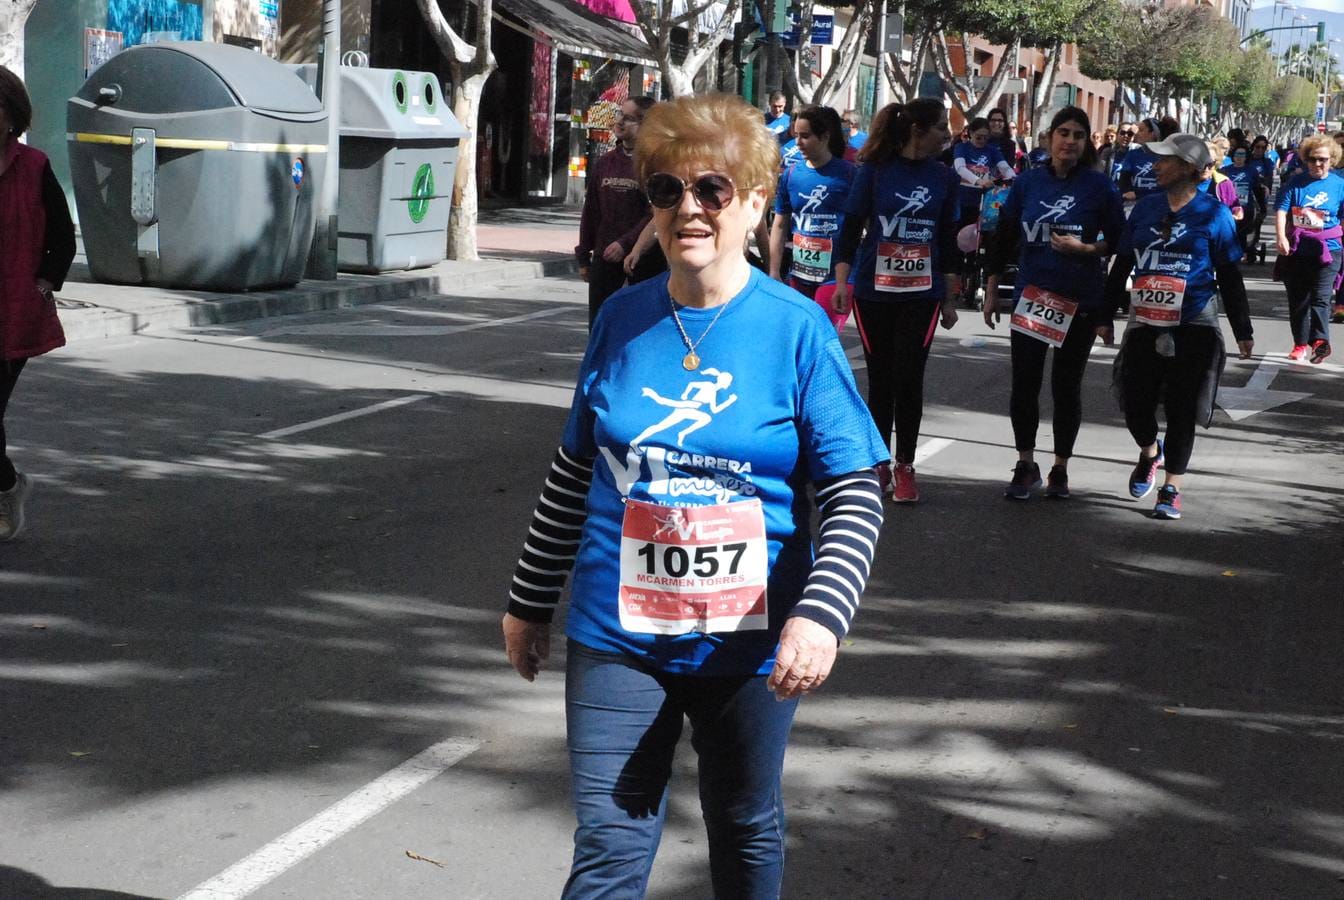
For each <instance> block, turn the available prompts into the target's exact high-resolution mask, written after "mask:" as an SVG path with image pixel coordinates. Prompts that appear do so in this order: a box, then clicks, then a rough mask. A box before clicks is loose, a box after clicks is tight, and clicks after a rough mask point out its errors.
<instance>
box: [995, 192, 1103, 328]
mask: <svg viewBox="0 0 1344 900" xmlns="http://www.w3.org/2000/svg"><path fill="white" fill-rule="evenodd" d="M999 222H1000V225H999V227H1000V228H1003V226H1004V224H1005V223H1012V222H1016V223H1018V230H1017V237H1018V247H1019V253H1018V273H1017V281H1016V283H1015V285H1014V286H1013V299H1014V301H1016V300H1017V298H1018V297H1020V296H1021V295H1022V289H1023V288H1025V287H1026V286H1027V285H1029V284H1032V285H1035V286H1036V287H1039V288H1044V289H1045V290H1047V291H1051V292H1052V293H1056V294H1060V295H1062V296H1064V297H1068V298H1069V299H1070V300H1076V301H1077V302H1078V304H1079V309H1080V310H1082V311H1099V310H1101V309H1102V308H1103V306H1104V305H1105V301H1104V297H1103V294H1104V287H1105V281H1106V259H1105V258H1104V257H1100V256H1075V255H1073V254H1065V253H1059V252H1058V251H1056V250H1052V249H1051V247H1050V233H1051V232H1052V231H1057V232H1062V233H1065V234H1071V235H1073V236H1074V237H1076V238H1078V240H1080V241H1082V242H1083V243H1084V244H1094V243H1096V242H1097V241H1098V240H1099V239H1100V240H1104V241H1106V243H1107V246H1109V247H1111V248H1114V247H1115V245H1116V243H1117V242H1118V241H1119V239H1120V234H1121V231H1122V229H1123V228H1124V224H1125V211H1124V206H1123V205H1122V204H1121V202H1120V193H1119V191H1117V190H1116V188H1115V185H1113V184H1111V181H1110V179H1108V178H1107V177H1106V175H1105V174H1104V173H1102V172H1099V171H1097V170H1095V169H1089V168H1087V167H1085V166H1075V167H1074V169H1073V171H1072V172H1070V173H1069V175H1068V177H1067V178H1060V177H1058V176H1057V175H1056V174H1055V172H1054V170H1053V169H1050V168H1048V167H1047V168H1041V169H1029V170H1028V171H1026V172H1023V173H1022V175H1021V177H1019V178H1018V179H1017V181H1015V182H1013V188H1012V190H1011V191H1009V192H1008V199H1007V200H1005V201H1004V204H1003V208H1002V209H1001V210H999Z"/></svg>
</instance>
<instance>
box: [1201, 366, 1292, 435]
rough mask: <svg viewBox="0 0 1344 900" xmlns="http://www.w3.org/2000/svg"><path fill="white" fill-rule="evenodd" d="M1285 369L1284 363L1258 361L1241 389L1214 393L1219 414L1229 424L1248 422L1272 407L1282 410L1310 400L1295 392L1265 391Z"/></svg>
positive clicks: (1220, 389) (1222, 390) (1221, 389)
mask: <svg viewBox="0 0 1344 900" xmlns="http://www.w3.org/2000/svg"><path fill="white" fill-rule="evenodd" d="M1286 365H1287V364H1286V363H1283V362H1280V361H1278V360H1275V359H1270V358H1269V357H1265V358H1264V359H1262V360H1260V365H1258V366H1256V368H1255V372H1254V373H1253V374H1252V375H1251V380H1250V381H1248V382H1246V386H1245V387H1239V388H1230V387H1220V388H1219V389H1218V405H1219V406H1221V407H1222V408H1223V412H1225V413H1227V414H1228V416H1229V417H1230V418H1231V419H1232V421H1233V422H1240V421H1242V420H1243V419H1249V418H1250V417H1251V416H1253V415H1255V414H1256V413H1262V412H1265V411H1266V410H1270V409H1273V408H1274V407H1276V406H1286V405H1287V404H1289V403H1296V402H1297V401H1299V400H1305V399H1307V398H1308V397H1310V396H1311V394H1304V393H1300V392H1298V391H1271V390H1270V389H1269V386H1270V385H1271V384H1273V382H1274V378H1275V376H1277V375H1278V374H1279V372H1280V371H1281V370H1282V369H1284V368H1285V367H1286Z"/></svg>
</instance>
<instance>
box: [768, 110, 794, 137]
mask: <svg viewBox="0 0 1344 900" xmlns="http://www.w3.org/2000/svg"><path fill="white" fill-rule="evenodd" d="M792 124H793V117H792V116H790V115H789V114H788V113H780V114H779V117H778V118H774V119H771V118H769V113H767V114H766V120H765V127H766V128H768V129H770V131H771V132H773V133H774V135H775V137H776V138H778V139H779V142H780V143H781V144H785V143H787V142H788V140H789V137H790V134H789V126H791V125H792Z"/></svg>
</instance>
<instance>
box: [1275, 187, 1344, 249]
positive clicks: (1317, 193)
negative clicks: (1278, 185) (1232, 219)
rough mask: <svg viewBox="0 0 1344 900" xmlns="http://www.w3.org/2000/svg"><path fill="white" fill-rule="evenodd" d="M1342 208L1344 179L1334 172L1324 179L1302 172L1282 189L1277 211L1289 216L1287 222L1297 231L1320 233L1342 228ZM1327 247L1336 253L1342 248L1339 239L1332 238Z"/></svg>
mask: <svg viewBox="0 0 1344 900" xmlns="http://www.w3.org/2000/svg"><path fill="white" fill-rule="evenodd" d="M1341 206H1344V178H1341V177H1340V176H1339V175H1336V174H1335V173H1334V172H1330V173H1329V174H1327V175H1326V176H1325V177H1324V178H1312V177H1311V176H1310V175H1308V174H1307V173H1305V172H1303V173H1302V174H1301V175H1298V176H1297V177H1296V178H1294V179H1293V180H1291V181H1289V182H1288V183H1287V184H1285V185H1284V186H1283V188H1282V189H1280V191H1279V203H1278V207H1277V208H1278V210H1279V211H1280V212H1286V213H1288V222H1289V224H1291V225H1292V226H1293V227H1294V228H1306V229H1310V230H1312V231H1321V230H1324V229H1327V228H1334V227H1335V226H1336V225H1338V224H1339V222H1340V207H1341ZM1325 246H1326V249H1328V250H1330V251H1331V252H1332V253H1333V252H1335V251H1337V250H1339V249H1340V246H1341V245H1340V242H1339V239H1338V238H1330V239H1329V240H1327V241H1326V242H1325Z"/></svg>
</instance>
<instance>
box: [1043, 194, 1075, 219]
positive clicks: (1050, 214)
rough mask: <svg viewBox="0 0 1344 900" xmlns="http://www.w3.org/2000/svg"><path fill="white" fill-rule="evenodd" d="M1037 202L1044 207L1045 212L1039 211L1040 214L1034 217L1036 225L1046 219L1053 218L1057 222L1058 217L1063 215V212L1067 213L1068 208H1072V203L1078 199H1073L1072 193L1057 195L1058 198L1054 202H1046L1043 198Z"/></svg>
mask: <svg viewBox="0 0 1344 900" xmlns="http://www.w3.org/2000/svg"><path fill="white" fill-rule="evenodd" d="M1038 202H1039V203H1040V204H1041V206H1044V207H1045V212H1043V213H1041V214H1040V216H1038V217H1037V219H1036V224H1037V225H1039V224H1040V223H1042V222H1044V221H1045V220H1046V219H1054V220H1055V221H1056V222H1058V221H1059V220H1060V217H1061V216H1063V215H1064V214H1065V213H1067V212H1068V211H1069V210H1071V209H1073V207H1074V205H1075V204H1076V203H1077V202H1078V201H1077V200H1075V199H1074V197H1073V195H1072V194H1065V195H1064V196H1063V197H1059V198H1058V199H1056V200H1055V202H1054V203H1046V202H1045V201H1044V200H1040V201H1038Z"/></svg>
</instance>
